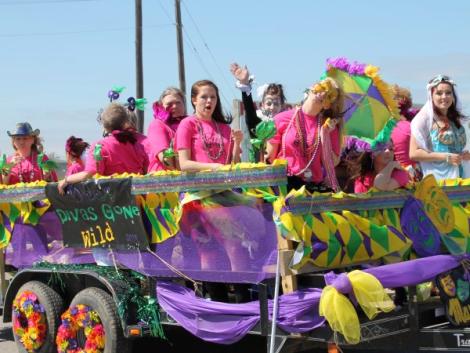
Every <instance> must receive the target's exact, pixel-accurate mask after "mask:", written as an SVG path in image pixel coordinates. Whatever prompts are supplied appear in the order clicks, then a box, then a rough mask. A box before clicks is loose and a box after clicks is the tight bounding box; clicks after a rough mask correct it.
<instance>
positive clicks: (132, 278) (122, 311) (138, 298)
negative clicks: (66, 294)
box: [34, 262, 166, 339]
mask: <svg viewBox="0 0 470 353" xmlns="http://www.w3.org/2000/svg"><path fill="white" fill-rule="evenodd" d="M34 268H36V269H47V270H51V272H52V275H51V278H50V280H49V283H48V284H49V285H53V284H56V285H57V286H59V287H60V288H61V290H64V289H65V283H64V281H63V280H62V277H61V272H70V273H71V274H73V271H93V272H95V273H97V274H98V275H100V276H102V277H105V278H107V279H109V280H111V281H121V282H124V283H125V285H126V291H124V293H117V292H116V297H115V298H114V299H115V301H116V307H117V312H118V315H119V317H120V318H121V320H122V321H123V322H126V321H127V313H128V307H129V305H130V304H131V303H132V304H134V305H135V306H136V307H137V319H138V320H139V321H140V322H143V323H145V324H147V325H148V326H149V328H150V333H151V335H152V336H153V337H158V338H162V339H166V337H165V333H164V331H163V327H162V325H161V322H160V312H159V305H158V301H157V298H152V297H150V296H148V295H143V293H142V288H141V286H140V285H139V282H141V281H143V280H144V279H145V278H146V277H145V276H144V275H142V274H140V273H138V272H135V271H131V270H126V271H121V270H117V269H116V268H115V267H106V266H97V265H93V264H81V265H78V264H74V265H63V264H53V263H49V262H40V263H37V264H35V265H34Z"/></svg>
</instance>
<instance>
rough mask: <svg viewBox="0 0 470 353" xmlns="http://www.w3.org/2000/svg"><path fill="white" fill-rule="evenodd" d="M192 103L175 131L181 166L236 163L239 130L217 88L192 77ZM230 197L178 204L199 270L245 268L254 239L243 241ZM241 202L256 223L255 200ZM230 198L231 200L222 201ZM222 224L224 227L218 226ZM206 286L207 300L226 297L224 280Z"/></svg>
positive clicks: (206, 167)
mask: <svg viewBox="0 0 470 353" xmlns="http://www.w3.org/2000/svg"><path fill="white" fill-rule="evenodd" d="M191 103H192V106H193V108H194V110H195V112H194V115H193V116H190V117H187V118H185V119H183V120H182V121H181V122H180V125H179V126H178V129H177V131H176V150H177V151H178V156H179V164H180V168H181V170H182V171H193V172H194V171H202V170H216V169H217V168H219V167H220V166H222V165H224V164H229V163H231V162H235V163H237V162H239V161H240V152H241V149H240V143H241V141H242V138H243V134H242V132H241V131H240V130H233V131H232V130H231V129H230V126H229V125H228V121H227V120H226V118H225V117H224V115H223V112H222V105H221V102H220V98H219V91H218V88H217V86H216V85H215V84H214V83H213V82H211V81H208V80H202V81H197V82H196V83H194V84H193V86H192V88H191ZM194 196H198V195H197V194H195V195H194ZM234 198H236V199H237V200H238V201H237V202H239V203H240V199H242V198H243V196H241V195H238V194H235V193H233V192H231V191H224V192H216V193H214V194H213V195H211V196H208V197H196V200H194V201H191V202H188V203H185V204H184V206H183V210H184V211H183V217H182V220H181V227H182V230H183V232H184V233H185V234H190V236H191V239H192V240H193V241H194V243H195V244H196V247H197V250H198V253H199V256H200V261H201V269H202V270H210V271H217V270H219V271H220V270H224V269H223V268H221V264H224V263H229V264H230V268H229V269H228V270H231V271H236V272H237V271H247V270H249V266H250V252H249V247H248V248H247V246H246V244H256V242H257V241H258V240H257V239H247V238H248V236H247V235H246V234H247V232H246V231H243V226H242V225H241V223H242V221H241V220H237V219H235V218H234V215H233V213H232V212H231V207H228V206H233V205H234V204H233V199H234ZM243 200H244V202H245V205H244V207H247V208H248V207H250V205H251V206H252V209H249V210H247V212H249V211H252V212H251V213H250V217H249V218H250V221H251V222H252V223H251V224H257V220H259V219H261V218H262V215H261V214H260V212H259V211H258V210H257V209H256V208H255V207H254V206H255V200H245V199H243ZM230 202H232V204H227V203H230ZM214 205H219V206H220V207H217V212H211V207H212V208H214ZM223 206H227V207H223ZM222 224H223V225H224V226H223V227H221V226H220V225H222ZM260 232H261V231H260ZM244 244H245V245H244ZM227 260H228V261H227ZM234 287H235V289H236V291H237V292H239V293H240V294H241V296H242V297H244V298H246V297H247V296H248V295H247V293H248V291H247V288H246V287H244V286H243V285H234ZM206 289H207V290H208V292H209V294H210V296H211V298H212V300H217V301H227V300H228V297H227V291H226V289H225V284H223V283H206Z"/></svg>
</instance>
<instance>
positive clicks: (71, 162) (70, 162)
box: [65, 136, 90, 176]
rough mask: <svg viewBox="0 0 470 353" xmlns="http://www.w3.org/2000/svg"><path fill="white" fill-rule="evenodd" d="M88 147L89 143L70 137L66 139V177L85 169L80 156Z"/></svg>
mask: <svg viewBox="0 0 470 353" xmlns="http://www.w3.org/2000/svg"><path fill="white" fill-rule="evenodd" d="M89 146H90V144H89V143H87V142H85V141H83V139H81V138H78V137H75V136H70V137H69V138H68V139H67V141H66V143H65V155H66V158H67V170H66V171H65V175H66V176H69V175H72V174H76V173H78V172H81V171H83V170H84V169H85V165H84V164H83V161H82V155H83V152H85V150H86V149H87V148H88V147H89Z"/></svg>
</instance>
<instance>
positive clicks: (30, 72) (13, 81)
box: [0, 0, 470, 156]
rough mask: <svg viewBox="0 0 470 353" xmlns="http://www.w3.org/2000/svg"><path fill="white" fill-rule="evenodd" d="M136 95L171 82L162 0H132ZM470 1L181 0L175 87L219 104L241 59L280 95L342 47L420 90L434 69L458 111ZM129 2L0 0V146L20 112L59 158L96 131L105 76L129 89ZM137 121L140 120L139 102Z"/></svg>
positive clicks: (467, 57) (168, 13) (293, 93)
mask: <svg viewBox="0 0 470 353" xmlns="http://www.w3.org/2000/svg"><path fill="white" fill-rule="evenodd" d="M143 11H144V18H143V25H144V28H143V32H144V41H143V46H144V95H145V97H146V98H147V99H148V100H149V101H150V102H151V101H153V100H154V99H155V98H156V97H158V96H159V95H160V93H161V91H162V90H163V89H164V88H165V87H167V86H171V85H178V71H177V55H176V40H175V38H176V34H175V26H174V2H173V0H143ZM469 16H470V2H468V1H456V0H449V1H447V2H443V1H434V0H427V1H425V2H424V1H410V0H394V1H380V0H376V1H365V0H364V1H361V0H356V1H346V0H343V1H315V0H291V1H285V0H272V1H267V0H266V1H264V0H259V1H255V0H237V1H228V0H219V1H217V0H183V1H182V18H183V23H184V27H185V34H184V35H185V47H184V49H185V61H186V81H187V85H188V87H187V90H188V91H189V88H190V85H191V84H192V83H193V82H194V81H196V80H199V79H203V78H209V79H212V80H213V81H214V82H216V83H217V84H218V86H219V88H220V90H221V92H222V94H223V104H224V106H225V107H226V108H227V109H230V104H231V101H232V100H233V99H234V98H239V93H238V92H237V91H236V89H235V88H234V86H233V80H232V78H231V76H230V73H229V70H228V67H229V65H230V63H231V62H233V61H237V62H239V63H240V64H247V65H248V67H249V68H250V70H251V71H252V72H253V73H254V74H255V75H256V82H257V83H259V84H263V83H265V82H279V83H282V84H283V85H284V87H285V90H286V94H287V97H288V99H289V101H292V102H295V101H298V100H299V99H300V98H301V96H302V91H303V89H304V88H306V87H308V86H309V85H310V84H311V83H313V82H314V81H315V80H316V79H317V78H318V77H319V76H320V75H321V74H322V72H323V71H324V69H325V60H326V58H328V57H335V56H346V57H348V58H349V59H351V60H357V61H360V62H365V63H371V64H374V65H376V66H379V67H380V68H381V76H382V78H383V79H384V80H385V81H387V82H389V83H398V84H400V85H402V86H404V87H407V88H409V89H410V90H411V92H412V94H413V98H414V100H415V102H417V103H422V102H423V101H424V98H425V88H424V87H425V83H426V82H427V80H429V79H430V78H431V77H433V76H434V75H436V74H438V73H445V74H449V75H451V76H452V77H453V78H454V80H455V81H456V82H457V84H458V89H459V94H460V97H461V100H462V102H463V106H464V112H465V113H467V114H469V113H470V70H469V69H468V64H467V63H469V62H470V46H469V45H468V35H469V33H470V28H469V27H470V21H469V20H468V19H469V18H470V17H469ZM134 55H135V47H134V1H133V0H0V60H1V65H0V80H1V81H0V82H2V91H1V94H0V104H1V106H2V109H1V113H0V114H1V121H2V127H3V129H2V130H3V131H0V150H1V152H2V153H10V152H11V146H10V140H9V138H8V136H7V134H6V131H7V130H11V129H13V128H14V126H15V123H16V122H20V121H29V122H30V123H31V124H32V125H33V127H34V128H39V129H41V135H42V137H43V138H44V140H45V147H46V151H49V152H54V153H57V154H59V155H62V156H63V155H64V151H63V149H64V147H63V146H64V141H65V139H66V138H67V137H68V136H70V135H72V134H74V135H76V136H80V137H83V138H85V139H86V140H88V141H90V142H92V141H94V140H97V139H98V138H99V137H100V135H101V129H100V126H99V125H98V124H97V123H96V116H97V111H98V110H99V109H100V108H101V107H103V106H105V105H106V103H107V97H106V94H107V91H108V89H110V88H111V86H113V85H122V86H126V87H127V89H126V91H125V92H124V96H125V97H128V96H130V95H134V93H135V61H134ZM147 108H148V109H147V110H146V113H145V126H147V125H148V123H149V122H150V120H151V119H152V114H151V104H148V106H147Z"/></svg>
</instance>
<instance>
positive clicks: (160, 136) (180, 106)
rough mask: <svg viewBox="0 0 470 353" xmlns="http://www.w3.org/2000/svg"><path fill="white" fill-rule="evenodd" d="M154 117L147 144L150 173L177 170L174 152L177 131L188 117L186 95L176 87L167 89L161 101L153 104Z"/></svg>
mask: <svg viewBox="0 0 470 353" xmlns="http://www.w3.org/2000/svg"><path fill="white" fill-rule="evenodd" d="M153 116H154V119H153V120H152V122H151V123H150V125H149V127H148V131H147V142H146V146H147V151H148V153H149V162H150V164H149V172H153V171H158V170H168V169H169V170H172V169H177V167H178V164H177V158H175V157H176V156H175V155H173V154H174V153H172V152H174V148H173V147H174V146H173V145H174V138H175V132H176V129H177V128H178V126H179V124H180V122H181V121H182V120H183V119H184V118H185V117H186V101H185V97H184V93H183V92H182V91H181V90H180V89H178V88H175V87H169V88H167V89H165V90H164V91H163V93H162V94H161V96H160V99H159V100H158V101H156V102H155V103H153ZM170 149H171V151H170ZM165 151H168V152H169V153H165Z"/></svg>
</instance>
